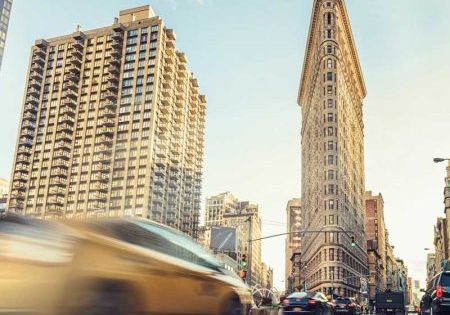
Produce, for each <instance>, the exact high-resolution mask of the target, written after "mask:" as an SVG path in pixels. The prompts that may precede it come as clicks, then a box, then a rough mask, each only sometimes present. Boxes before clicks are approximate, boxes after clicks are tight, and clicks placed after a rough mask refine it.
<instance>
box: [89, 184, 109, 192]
mask: <svg viewBox="0 0 450 315" xmlns="http://www.w3.org/2000/svg"><path fill="white" fill-rule="evenodd" d="M91 189H94V190H98V191H103V192H106V191H108V185H107V184H105V183H102V182H96V183H95V184H92V185H91Z"/></svg>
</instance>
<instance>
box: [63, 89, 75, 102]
mask: <svg viewBox="0 0 450 315" xmlns="http://www.w3.org/2000/svg"><path fill="white" fill-rule="evenodd" d="M62 97H65V98H70V99H71V100H74V101H75V100H76V99H77V97H78V95H77V93H75V91H74V90H65V91H64V92H63V93H62Z"/></svg>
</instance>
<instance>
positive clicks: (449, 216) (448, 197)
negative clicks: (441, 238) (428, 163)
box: [444, 161, 450, 259]
mask: <svg viewBox="0 0 450 315" xmlns="http://www.w3.org/2000/svg"><path fill="white" fill-rule="evenodd" d="M444 181H445V186H444V213H445V219H446V222H447V223H448V222H450V161H448V165H447V176H446V177H445V179H444ZM449 235H450V226H449V224H447V237H448V236H449ZM446 254H447V256H446V258H447V259H448V258H450V257H449V254H450V241H449V240H448V238H447V246H446Z"/></svg>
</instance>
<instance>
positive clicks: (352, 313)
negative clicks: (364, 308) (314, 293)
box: [334, 297, 361, 315]
mask: <svg viewBox="0 0 450 315" xmlns="http://www.w3.org/2000/svg"><path fill="white" fill-rule="evenodd" d="M334 305H335V310H334V311H335V314H348V315H358V314H360V313H361V307H360V306H359V305H358V304H357V303H356V301H355V300H354V299H352V298H348V297H338V298H336V299H335V300H334Z"/></svg>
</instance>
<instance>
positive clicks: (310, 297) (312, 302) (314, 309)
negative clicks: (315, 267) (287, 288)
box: [282, 292, 333, 315]
mask: <svg viewBox="0 0 450 315" xmlns="http://www.w3.org/2000/svg"><path fill="white" fill-rule="evenodd" d="M282 309H283V314H292V315H295V314H298V315H299V314H311V315H332V314H333V306H332V304H331V303H329V302H328V300H327V298H326V297H325V295H323V294H322V293H320V292H309V293H307V292H294V293H292V294H291V295H289V296H288V297H286V298H285V299H284V300H283V304H282Z"/></svg>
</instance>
